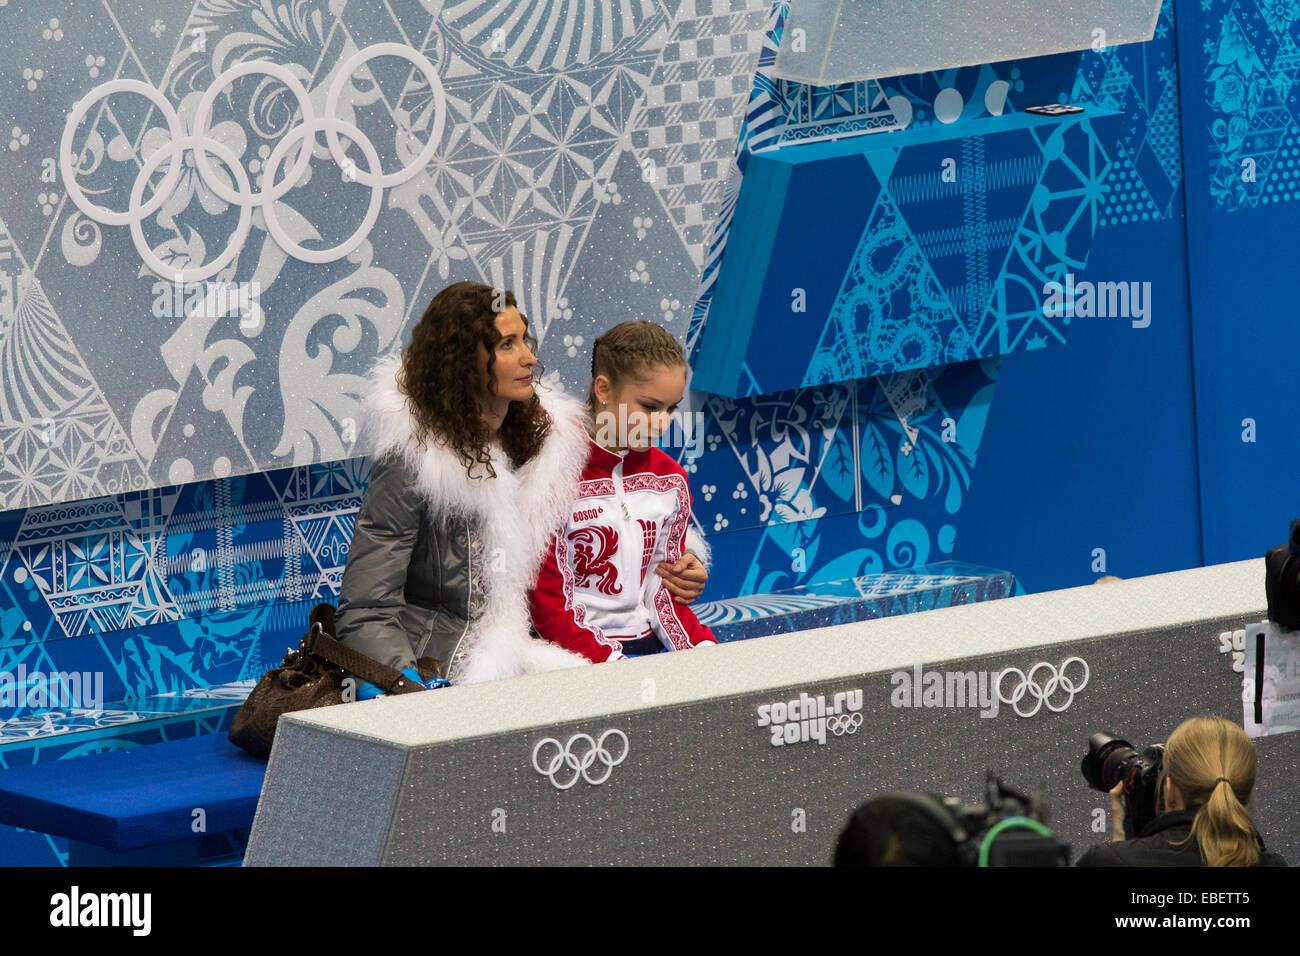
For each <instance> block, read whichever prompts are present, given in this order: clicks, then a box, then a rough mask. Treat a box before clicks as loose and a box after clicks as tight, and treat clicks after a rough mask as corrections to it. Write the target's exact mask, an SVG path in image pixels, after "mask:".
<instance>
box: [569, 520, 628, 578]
mask: <svg viewBox="0 0 1300 956" xmlns="http://www.w3.org/2000/svg"><path fill="white" fill-rule="evenodd" d="M568 538H569V541H570V542H572V544H573V572H574V575H575V576H576V578H577V586H578V587H580V588H585V587H588V584H587V582H588V581H589V580H590V579H591V578H599V580H598V581H597V583H596V590H598V591H599V592H600V593H601V594H618V593H619V592H620V591H622V590H623V585H621V584H619V583H618V568H617V567H616V566H615V565H614V562H613V561H611V560H610V558H611V557H613V555H614V553H615V552H616V551H618V532H617V531H615V530H614V529H613V528H609V527H606V526H605V525H600V524H593V525H587V526H586V527H585V528H578V529H577V530H575V531H570V532H569V535H568Z"/></svg>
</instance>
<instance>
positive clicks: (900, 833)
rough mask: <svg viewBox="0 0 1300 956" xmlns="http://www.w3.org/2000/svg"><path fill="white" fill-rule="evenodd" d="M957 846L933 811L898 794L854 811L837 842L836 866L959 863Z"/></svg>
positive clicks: (879, 799)
mask: <svg viewBox="0 0 1300 956" xmlns="http://www.w3.org/2000/svg"><path fill="white" fill-rule="evenodd" d="M958 862H959V861H958V856H957V847H956V846H955V845H954V844H953V841H952V837H951V836H949V834H948V831H947V830H946V829H944V827H943V825H942V824H941V823H940V822H939V821H938V820H936V819H935V817H934V815H933V814H929V813H926V812H925V810H923V809H922V808H921V807H919V806H917V805H916V804H914V803H910V802H908V801H906V800H900V799H899V798H897V797H890V796H885V797H876V798H875V799H874V800H868V801H867V802H866V803H864V804H863V805H862V806H860V807H858V809H857V810H855V811H854V812H853V816H851V817H850V818H849V822H848V824H847V825H846V826H845V827H844V831H843V832H842V833H841V834H840V838H839V842H838V843H837V844H836V846H835V865H836V866H956V865H957V864H958Z"/></svg>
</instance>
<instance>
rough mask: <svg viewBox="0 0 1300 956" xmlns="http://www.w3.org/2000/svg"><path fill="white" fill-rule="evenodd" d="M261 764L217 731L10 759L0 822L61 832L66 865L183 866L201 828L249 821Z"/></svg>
mask: <svg viewBox="0 0 1300 956" xmlns="http://www.w3.org/2000/svg"><path fill="white" fill-rule="evenodd" d="M265 774H266V763H265V762H264V761H262V760H258V759H257V758H255V757H251V756H249V755H248V754H246V753H244V752H243V751H242V750H240V749H239V748H238V747H236V746H234V745H233V744H232V743H230V741H229V740H228V739H227V738H226V735H225V734H205V735H203V736H200V737H192V738H189V739H186V740H177V741H172V742H169V743H161V744H151V745H149V746H144V747H132V748H130V749H126V750H115V751H112V752H109V753H102V754H88V755H86V756H83V757H77V758H76V759H73V760H55V761H51V762H49V763H40V764H35V765H32V766H27V767H14V768H11V769H9V770H5V771H0V823H7V824H10V825H13V826H18V827H23V828H25V829H28V830H36V831H39V832H42V833H52V834H54V835H56V836H63V837H67V838H68V865H69V866H150V865H162V866H184V865H191V866H192V865H197V864H198V863H199V848H200V844H201V842H202V841H203V840H204V839H205V838H206V837H208V836H210V835H213V834H221V833H227V832H229V831H237V830H244V829H247V828H249V827H251V826H252V824H253V815H254V813H255V812H256V810H257V801H258V797H259V795H260V794H261V792H262V778H263V777H264V776H265ZM198 811H201V812H198ZM200 827H201V829H200Z"/></svg>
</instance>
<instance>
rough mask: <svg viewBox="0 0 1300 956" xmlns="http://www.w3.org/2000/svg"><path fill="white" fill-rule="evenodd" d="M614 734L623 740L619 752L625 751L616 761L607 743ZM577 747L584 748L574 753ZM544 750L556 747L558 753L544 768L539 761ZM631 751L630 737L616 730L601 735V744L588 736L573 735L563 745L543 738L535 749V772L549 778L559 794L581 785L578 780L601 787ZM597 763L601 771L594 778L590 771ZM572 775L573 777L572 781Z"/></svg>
mask: <svg viewBox="0 0 1300 956" xmlns="http://www.w3.org/2000/svg"><path fill="white" fill-rule="evenodd" d="M612 734H617V735H618V736H619V737H621V738H622V740H623V746H622V747H621V748H618V747H617V746H616V749H621V751H622V752H621V753H619V755H618V756H617V757H615V756H614V754H612V753H610V751H609V750H608V749H607V748H606V747H605V741H606V740H607V739H608V738H609V737H610V736H611V735H612ZM574 744H581V745H582V746H580V747H579V748H576V749H575V748H574ZM543 747H554V748H555V751H556V753H555V755H554V756H552V757H551V758H550V759H548V760H547V761H546V763H545V765H543V764H541V763H538V760H537V758H538V757H539V756H540V755H541V752H542V748H543ZM628 749H629V747H628V740H627V734H625V733H623V731H621V730H614V729H610V730H607V731H605V732H604V733H603V734H601V735H600V739H599V740H593V739H592V738H591V736H590V735H589V734H574V735H573V736H572V737H570V738H569V740H568V742H567V743H565V744H563V745H561V744H560V742H559V741H558V740H556V739H555V738H554V737H543V738H542V739H541V740H539V741H537V746H535V747H533V769H534V770H536V771H537V772H538V773H540V774H541V775H542V776H543V777H546V778H548V779H549V780H550V781H551V783H552V784H554V786H555V788H556V789H557V790H568V789H569V788H570V787H572V786H573V785H574V784H575V783H577V782H578V778H579V777H581V778H582V779H584V780H586V781H587V783H590V784H593V785H600V784H602V783H604V782H605V781H606V780H608V779H609V775H610V774H611V773H613V772H614V768H615V767H617V766H618V765H619V764H621V763H622V762H623V761H624V760H625V759H626V758H627V752H628ZM597 761H599V762H600V764H601V769H598V770H597V771H596V774H592V773H590V772H589V771H590V770H591V768H592V767H593V766H594V765H595V764H596V763H597ZM602 770H603V772H602ZM561 771H563V773H561ZM570 772H572V774H573V776H572V777H569V773H570ZM597 774H598V776H597ZM562 781H567V782H562Z"/></svg>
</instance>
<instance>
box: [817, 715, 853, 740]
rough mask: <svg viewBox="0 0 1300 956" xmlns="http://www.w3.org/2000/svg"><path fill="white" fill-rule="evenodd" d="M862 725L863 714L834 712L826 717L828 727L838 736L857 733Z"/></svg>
mask: <svg viewBox="0 0 1300 956" xmlns="http://www.w3.org/2000/svg"><path fill="white" fill-rule="evenodd" d="M861 726H862V715H861V714H832V715H831V716H829V717H827V718H826V727H827V729H828V730H830V732H831V733H833V734H834V735H835V736H836V737H843V736H844V735H845V734H853V733H857V730H858V728H859V727H861Z"/></svg>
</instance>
